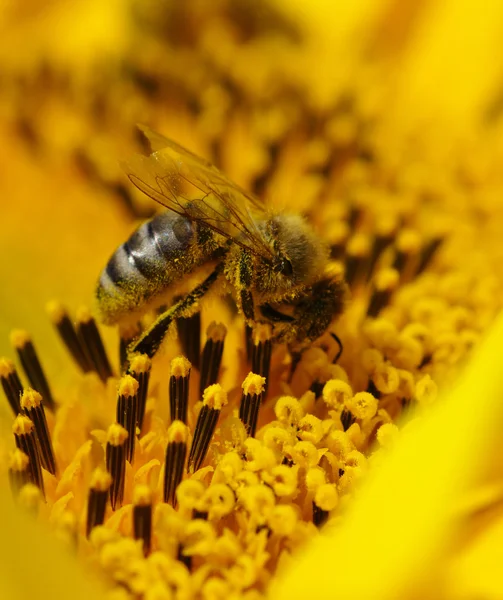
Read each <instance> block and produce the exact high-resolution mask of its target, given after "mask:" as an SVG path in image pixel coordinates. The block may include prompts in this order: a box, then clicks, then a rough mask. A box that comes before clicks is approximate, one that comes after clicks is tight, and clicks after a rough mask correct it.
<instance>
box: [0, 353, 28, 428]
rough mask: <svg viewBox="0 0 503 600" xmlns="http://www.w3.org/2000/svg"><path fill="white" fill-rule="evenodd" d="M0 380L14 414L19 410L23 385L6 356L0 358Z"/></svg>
mask: <svg viewBox="0 0 503 600" xmlns="http://www.w3.org/2000/svg"><path fill="white" fill-rule="evenodd" d="M0 381H1V382H2V388H3V391H4V393H5V396H6V398H7V401H8V403H9V406H10V407H11V409H12V412H13V413H14V416H16V415H18V414H19V413H20V412H21V404H20V399H21V394H22V393H23V385H22V383H21V380H20V379H19V375H18V374H17V371H16V367H15V366H14V363H13V362H12V361H11V360H9V359H8V358H0Z"/></svg>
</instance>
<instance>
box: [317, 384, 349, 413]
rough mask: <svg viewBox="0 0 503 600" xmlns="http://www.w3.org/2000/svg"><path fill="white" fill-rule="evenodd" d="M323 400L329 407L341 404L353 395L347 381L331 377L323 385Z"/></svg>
mask: <svg viewBox="0 0 503 600" xmlns="http://www.w3.org/2000/svg"><path fill="white" fill-rule="evenodd" d="M322 396H323V401H324V402H325V404H326V405H327V406H328V407H329V408H337V407H339V406H343V405H345V404H346V402H347V401H348V400H349V399H350V398H351V397H352V396H353V390H352V389H351V386H350V385H349V383H346V382H345V381H342V379H331V380H330V381H327V383H326V384H325V385H324V387H323V392H322Z"/></svg>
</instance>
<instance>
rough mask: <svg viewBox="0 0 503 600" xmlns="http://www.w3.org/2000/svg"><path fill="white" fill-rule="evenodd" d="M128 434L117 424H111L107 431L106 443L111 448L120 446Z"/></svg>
mask: <svg viewBox="0 0 503 600" xmlns="http://www.w3.org/2000/svg"><path fill="white" fill-rule="evenodd" d="M128 435H129V434H128V432H127V430H126V429H124V427H122V426H121V425H119V424H118V423H112V425H110V427H109V428H108V431H107V443H109V444H111V445H112V446H122V444H123V443H124V442H125V441H126V440H127V438H128Z"/></svg>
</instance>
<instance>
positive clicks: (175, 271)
mask: <svg viewBox="0 0 503 600" xmlns="http://www.w3.org/2000/svg"><path fill="white" fill-rule="evenodd" d="M197 242H198V239H197V232H196V228H195V226H194V224H193V223H191V222H190V221H189V220H187V219H186V218H185V217H182V216H180V215H178V214H176V213H174V212H171V211H166V212H163V213H160V214H159V215H157V216H155V217H154V218H153V219H151V220H150V221H147V222H146V223H143V225H141V226H140V227H139V228H138V229H137V230H136V231H135V232H134V233H133V235H132V236H131V237H130V238H129V239H128V240H127V242H124V244H122V245H121V246H119V248H118V249H117V250H116V251H115V253H114V254H113V255H112V257H111V258H110V260H109V261H108V264H107V266H106V268H105V269H104V270H103V272H102V274H101V277H100V279H99V282H98V288H97V291H96V296H97V299H98V305H99V310H100V312H101V317H102V320H103V321H104V322H106V323H114V322H116V321H118V320H119V319H120V318H121V317H123V316H125V315H126V314H128V313H130V312H133V311H136V310H138V309H141V308H142V307H143V306H144V305H145V304H146V303H147V302H149V301H150V300H151V299H152V298H153V297H154V296H156V295H157V294H159V293H161V292H163V291H164V290H165V289H166V287H167V286H169V285H170V284H171V283H173V282H174V281H178V280H180V279H181V278H182V277H183V276H184V275H186V274H187V273H189V272H190V271H192V270H193V269H194V268H195V267H196V266H197V265H198V264H200V263H201V262H204V257H203V256H202V254H201V250H200V249H199V248H198V246H197Z"/></svg>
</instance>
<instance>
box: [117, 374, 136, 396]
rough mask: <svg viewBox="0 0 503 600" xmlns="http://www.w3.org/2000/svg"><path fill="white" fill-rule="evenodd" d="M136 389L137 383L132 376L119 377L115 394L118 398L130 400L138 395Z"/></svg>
mask: <svg viewBox="0 0 503 600" xmlns="http://www.w3.org/2000/svg"><path fill="white" fill-rule="evenodd" d="M138 387H139V384H138V381H136V379H135V378H134V377H133V376H132V375H124V377H121V380H120V381H119V385H118V387H117V393H118V394H119V396H125V397H126V398H130V397H131V396H135V395H136V394H137V393H138Z"/></svg>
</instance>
